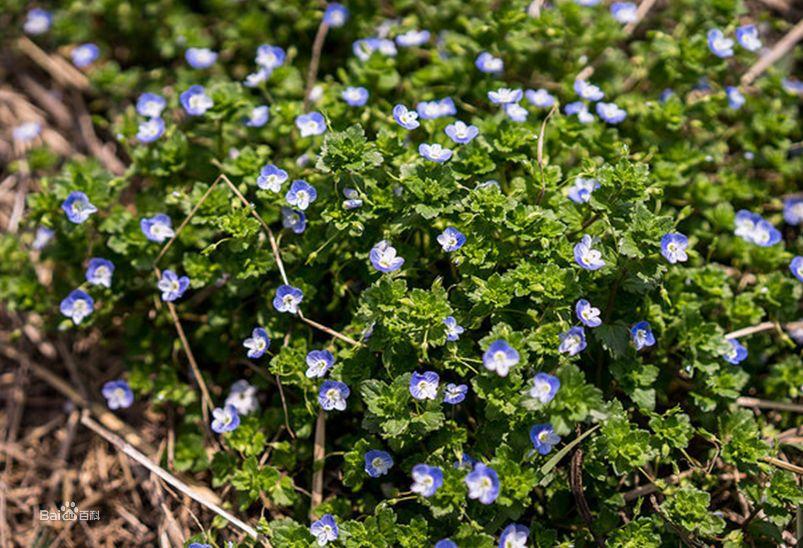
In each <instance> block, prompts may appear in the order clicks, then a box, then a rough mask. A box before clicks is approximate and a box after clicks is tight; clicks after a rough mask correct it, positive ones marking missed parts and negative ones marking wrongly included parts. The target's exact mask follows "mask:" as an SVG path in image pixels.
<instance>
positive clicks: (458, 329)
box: [443, 316, 465, 341]
mask: <svg viewBox="0 0 803 548" xmlns="http://www.w3.org/2000/svg"><path fill="white" fill-rule="evenodd" d="M443 325H445V326H446V340H447V341H456V340H457V339H459V338H460V335H461V333H463V331H465V329H463V326H461V325H458V324H457V320H455V319H454V316H446V317H445V318H444V319H443Z"/></svg>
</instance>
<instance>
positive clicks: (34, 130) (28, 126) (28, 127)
mask: <svg viewBox="0 0 803 548" xmlns="http://www.w3.org/2000/svg"><path fill="white" fill-rule="evenodd" d="M41 132H42V126H41V125H39V123H38V122H25V123H23V124H20V125H18V126H17V127H15V128H14V130H13V131H12V132H11V136H12V137H13V139H14V141H16V142H17V143H20V144H25V143H30V142H31V141H33V140H34V139H36V138H37V137H39V134H40V133H41Z"/></svg>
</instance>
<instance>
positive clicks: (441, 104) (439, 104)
mask: <svg viewBox="0 0 803 548" xmlns="http://www.w3.org/2000/svg"><path fill="white" fill-rule="evenodd" d="M415 110H416V112H418V115H419V116H420V117H421V119H422V120H435V119H437V118H442V117H443V116H453V115H455V114H457V108H456V107H455V104H454V101H453V100H452V98H451V97H444V98H443V99H435V100H434V101H420V102H419V103H418V104H416V105H415Z"/></svg>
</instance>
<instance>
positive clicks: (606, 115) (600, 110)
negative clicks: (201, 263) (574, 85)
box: [597, 103, 627, 124]
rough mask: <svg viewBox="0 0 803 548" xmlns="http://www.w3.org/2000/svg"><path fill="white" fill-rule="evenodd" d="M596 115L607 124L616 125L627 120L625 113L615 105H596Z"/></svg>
mask: <svg viewBox="0 0 803 548" xmlns="http://www.w3.org/2000/svg"><path fill="white" fill-rule="evenodd" d="M597 114H598V115H599V117H600V118H602V119H603V120H605V121H606V122H608V123H609V124H618V123H621V122H622V120H624V119H625V118H627V112H625V110H624V109H623V108H620V107H619V106H617V105H616V104H615V103H597Z"/></svg>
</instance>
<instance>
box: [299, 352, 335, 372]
mask: <svg viewBox="0 0 803 548" xmlns="http://www.w3.org/2000/svg"><path fill="white" fill-rule="evenodd" d="M306 361H307V373H306V375H307V377H308V378H310V379H313V378H320V377H323V376H325V375H326V373H327V371H329V370H330V369H332V366H333V365H334V363H335V357H334V355H332V353H331V352H329V351H328V350H312V351H311V352H309V353H308V354H307V360H306Z"/></svg>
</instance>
